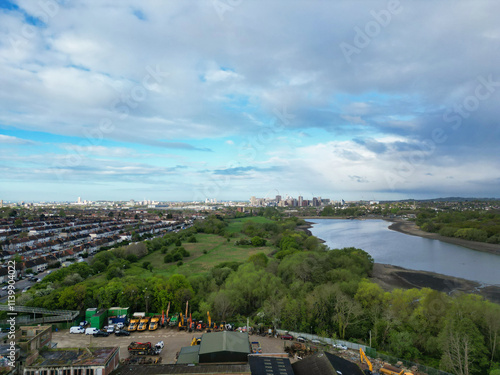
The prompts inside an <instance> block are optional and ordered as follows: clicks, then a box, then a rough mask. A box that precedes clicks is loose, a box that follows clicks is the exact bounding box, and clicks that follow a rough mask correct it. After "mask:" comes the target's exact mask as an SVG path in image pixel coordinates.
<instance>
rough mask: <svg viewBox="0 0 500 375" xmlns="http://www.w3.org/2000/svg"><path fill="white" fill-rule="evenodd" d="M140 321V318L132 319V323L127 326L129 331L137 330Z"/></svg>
mask: <svg viewBox="0 0 500 375" xmlns="http://www.w3.org/2000/svg"><path fill="white" fill-rule="evenodd" d="M138 323H139V319H130V324H129V326H128V327H127V331H129V332H133V331H136V330H137V325H138Z"/></svg>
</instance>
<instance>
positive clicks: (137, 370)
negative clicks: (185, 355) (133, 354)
mask: <svg viewBox="0 0 500 375" xmlns="http://www.w3.org/2000/svg"><path fill="white" fill-rule="evenodd" d="M170 374H192V375H195V374H211V375H213V374H248V375H250V374H251V373H250V366H249V365H220V364H217V365H212V364H210V365H197V366H192V365H146V366H144V365H127V366H120V367H119V368H118V369H117V370H116V371H113V372H112V375H170Z"/></svg>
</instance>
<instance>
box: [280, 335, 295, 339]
mask: <svg viewBox="0 0 500 375" xmlns="http://www.w3.org/2000/svg"><path fill="white" fill-rule="evenodd" d="M281 339H282V340H293V336H292V335H289V334H286V335H282V336H281Z"/></svg>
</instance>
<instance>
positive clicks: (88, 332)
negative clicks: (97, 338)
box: [85, 327, 99, 335]
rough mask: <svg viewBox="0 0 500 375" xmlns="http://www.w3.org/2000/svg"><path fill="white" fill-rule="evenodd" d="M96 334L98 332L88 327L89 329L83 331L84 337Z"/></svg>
mask: <svg viewBox="0 0 500 375" xmlns="http://www.w3.org/2000/svg"><path fill="white" fill-rule="evenodd" d="M97 332H99V330H98V329H97V328H93V327H90V328H86V329H85V334H86V335H93V334H94V333H97Z"/></svg>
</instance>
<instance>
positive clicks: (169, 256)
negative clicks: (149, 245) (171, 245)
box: [163, 254, 174, 263]
mask: <svg viewBox="0 0 500 375" xmlns="http://www.w3.org/2000/svg"><path fill="white" fill-rule="evenodd" d="M173 261H174V256H173V255H172V254H167V255H165V258H163V262H165V263H171V262H173Z"/></svg>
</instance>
